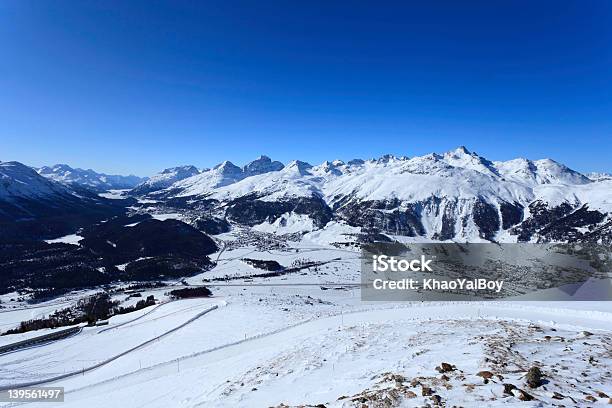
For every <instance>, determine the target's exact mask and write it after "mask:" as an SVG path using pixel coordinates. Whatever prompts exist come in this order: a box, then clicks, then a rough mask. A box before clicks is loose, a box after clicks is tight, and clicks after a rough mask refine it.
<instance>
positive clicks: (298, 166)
mask: <svg viewBox="0 0 612 408" xmlns="http://www.w3.org/2000/svg"><path fill="white" fill-rule="evenodd" d="M310 169H312V164H310V163H306V162H303V161H301V160H293V161H291V162H290V163H289V164H288V165H287V167H285V170H290V171H297V173H299V174H301V175H306V174H309V172H308V170H310Z"/></svg>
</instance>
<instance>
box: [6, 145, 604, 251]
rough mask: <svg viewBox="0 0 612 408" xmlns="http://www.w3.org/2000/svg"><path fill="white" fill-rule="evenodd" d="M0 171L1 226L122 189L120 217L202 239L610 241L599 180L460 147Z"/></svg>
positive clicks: (556, 165) (552, 164) (537, 162)
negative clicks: (308, 158)
mask: <svg viewBox="0 0 612 408" xmlns="http://www.w3.org/2000/svg"><path fill="white" fill-rule="evenodd" d="M0 169H1V170H0V177H2V178H1V179H0V180H1V181H2V184H1V185H0V202H2V203H3V204H2V207H0V208H1V210H0V216H1V217H4V219H7V217H8V218H10V217H11V216H14V217H15V219H18V218H19V217H23V216H24V213H23V211H21V209H23V206H21V207H19V206H15V205H13V204H7V203H14V202H15V200H22V199H24V197H27V200H30V201H32V200H33V201H37V202H38V203H39V206H41V207H43V208H44V205H53V203H55V202H65V200H69V201H70V200H78V199H81V200H94V201H97V198H92V197H91V196H87V195H85V194H84V193H83V192H82V189H85V188H87V189H92V188H93V189H95V190H96V191H101V190H104V189H110V188H114V189H117V188H123V189H126V188H131V191H130V192H129V193H128V196H126V197H124V198H127V197H131V200H132V201H130V199H126V200H116V201H126V210H125V211H126V212H136V213H154V212H167V213H170V212H171V213H178V214H181V216H182V218H183V219H184V220H185V221H187V222H188V223H191V224H192V225H193V226H196V227H199V228H200V229H202V230H204V231H205V232H207V233H219V232H223V231H225V230H227V229H228V228H231V225H242V226H245V227H251V228H255V229H260V230H265V231H269V232H275V233H281V234H282V233H290V232H291V233H293V232H299V233H307V232H309V231H313V230H321V229H325V228H327V227H329V226H331V225H336V226H337V225H341V226H344V227H342V228H345V229H347V230H350V231H353V232H354V231H355V230H358V231H361V233H363V234H372V233H374V234H385V236H388V237H393V236H404V237H414V238H419V239H427V240H459V241H475V240H490V241H505V242H507V241H589V242H600V243H606V242H610V240H611V237H612V216H611V214H612V177H610V176H609V175H606V174H589V175H588V177H587V176H586V175H583V174H580V173H578V172H576V171H574V170H572V169H569V168H568V167H566V166H564V165H563V164H560V163H557V162H555V161H553V160H550V159H543V160H534V161H532V160H527V159H523V158H519V159H514V160H509V161H501V162H496V161H490V160H488V159H486V158H484V157H482V156H479V155H478V154H476V153H474V152H470V151H469V150H468V149H466V148H465V147H459V148H457V149H455V150H453V151H449V152H446V153H443V154H436V153H432V154H429V155H425V156H417V157H411V158H408V157H394V156H391V155H387V156H383V157H380V158H378V159H371V160H360V159H356V160H351V161H349V162H346V163H345V162H343V161H339V160H336V161H331V162H329V161H326V162H324V163H322V164H319V165H316V166H312V165H310V164H308V163H305V162H302V161H297V160H296V161H292V162H290V163H288V164H287V165H286V166H285V165H283V164H282V163H280V162H278V161H272V160H271V159H270V158H269V157H266V156H261V157H260V158H258V159H257V160H255V161H253V162H251V163H248V164H247V165H245V166H243V167H239V166H236V165H234V164H233V163H231V162H229V161H225V162H223V163H221V164H219V165H217V166H215V167H214V168H212V169H203V170H199V169H198V168H196V167H195V166H181V167H174V168H169V169H166V170H164V171H162V172H161V173H159V174H157V175H154V176H152V177H150V178H149V179H146V180H141V179H139V178H138V177H135V176H128V177H122V176H108V175H104V174H99V173H95V172H93V171H92V170H81V169H72V168H70V167H69V166H66V165H56V166H53V167H51V168H48V167H44V168H41V169H38V173H36V172H34V171H29V170H28V169H29V168H28V167H26V166H24V165H21V164H18V163H15V162H12V163H1V165H0ZM41 175H42V176H44V177H41ZM77 197H81V198H77ZM98 198H100V197H98ZM100 199H101V198H100ZM62 200H64V201H62ZM102 201H104V200H102ZM106 201H108V200H106ZM106 201H104V202H106ZM128 202H129V203H130V205H129V208H127V207H128V206H127V203H128ZM43 203H46V204H43ZM11 205H13V207H11ZM98 205H99V204H98ZM29 207H32V206H31V205H30V206H29ZM115 207H116V205H115ZM17 208H21V209H17ZM25 208H26V210H27V208H28V206H25ZM20 211H21V213H20ZM25 213H28V211H25ZM30 213H31V215H32V216H34V217H35V216H36V212H35V211H30Z"/></svg>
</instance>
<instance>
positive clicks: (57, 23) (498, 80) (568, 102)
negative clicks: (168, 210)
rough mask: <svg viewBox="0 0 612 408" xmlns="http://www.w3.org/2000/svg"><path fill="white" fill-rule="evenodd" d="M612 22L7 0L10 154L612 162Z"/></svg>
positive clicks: (507, 12)
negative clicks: (449, 153) (461, 156)
mask: <svg viewBox="0 0 612 408" xmlns="http://www.w3.org/2000/svg"><path fill="white" fill-rule="evenodd" d="M298 3H301V4H298ZM611 34H612V2H610V1H608V0H601V1H597V0H593V1H575V2H566V1H561V0H556V1H536V2H532V1H482V2H479V1H470V2H460V1H449V2H443V1H436V2H426V1H425V2H423V1H421V2H408V1H402V2H397V3H394V2H385V1H372V2H363V1H347V2H329V1H321V2H317V1H304V2H292V1H278V2H268V1H250V2H240V1H215V2H211V1H194V2H180V1H168V2H158V1H142V2H140V1H116V2H113V1H105V2H102V1H99V2H97V1H96V2H93V1H76V0H75V1H70V2H66V1H42V0H41V1H26V0H3V1H1V2H0V160H19V161H22V162H24V163H27V164H31V165H42V164H53V163H58V162H61V163H68V164H71V165H74V166H80V167H91V168H94V169H96V170H100V171H106V172H119V173H128V172H133V173H135V174H138V175H148V174H151V173H153V172H156V171H158V170H160V169H162V168H164V167H169V166H173V165H177V164H195V165H197V166H200V167H204V166H211V165H214V164H215V163H217V162H219V161H221V160H224V159H230V160H232V161H233V162H235V163H237V164H243V163H245V162H247V161H249V160H251V159H253V158H255V157H256V156H258V155H259V154H262V153H263V154H267V155H269V156H271V157H273V158H274V159H277V160H281V161H288V160H291V159H294V158H300V159H302V160H307V161H310V162H314V163H317V162H321V161H323V160H325V159H335V158H340V159H344V160H346V159H351V158H354V157H361V158H369V157H375V156H379V155H381V154H384V153H392V154H397V155H407V156H413V155H417V154H424V153H428V152H431V151H438V152H441V151H446V150H449V149H451V148H454V147H456V146H458V145H466V146H467V147H468V148H469V149H471V150H474V151H476V152H478V153H479V154H482V155H484V156H486V157H488V158H490V159H492V160H500V159H510V158H514V157H517V156H524V157H528V158H533V159H536V158H542V157H551V158H553V159H556V160H558V161H561V162H563V163H565V164H567V165H569V166H570V167H573V168H575V169H577V170H581V171H592V170H601V171H612V160H611V157H612V92H611V91H612V82H611V80H612V52H611V51H612V35H611Z"/></svg>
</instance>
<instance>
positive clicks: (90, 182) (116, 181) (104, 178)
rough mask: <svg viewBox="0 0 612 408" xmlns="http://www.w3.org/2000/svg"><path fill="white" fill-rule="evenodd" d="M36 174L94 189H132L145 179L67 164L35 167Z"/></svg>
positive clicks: (63, 182)
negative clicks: (73, 166)
mask: <svg viewBox="0 0 612 408" xmlns="http://www.w3.org/2000/svg"><path fill="white" fill-rule="evenodd" d="M37 171H38V174H40V175H41V176H44V177H46V178H48V179H51V180H54V181H57V182H59V183H62V184H74V185H79V186H83V187H86V188H90V189H93V190H96V191H107V190H113V189H117V190H121V189H132V188H134V187H136V186H137V185H138V184H140V183H142V182H143V181H145V180H146V178H142V177H138V176H133V175H129V176H118V175H109V174H104V173H97V172H95V171H93V170H91V169H88V170H84V169H79V168H76V169H75V168H72V167H70V166H68V165H67V164H56V165H54V166H51V167H48V166H44V167H41V168H39V169H37Z"/></svg>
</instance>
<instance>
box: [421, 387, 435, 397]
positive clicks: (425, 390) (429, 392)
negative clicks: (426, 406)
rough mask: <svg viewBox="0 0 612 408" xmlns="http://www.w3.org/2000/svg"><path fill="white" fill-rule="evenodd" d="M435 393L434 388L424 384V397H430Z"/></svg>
mask: <svg viewBox="0 0 612 408" xmlns="http://www.w3.org/2000/svg"><path fill="white" fill-rule="evenodd" d="M432 394H433V390H432V389H431V388H429V387H425V386H423V387H422V389H421V395H422V396H424V397H428V396H430V395H432Z"/></svg>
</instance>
